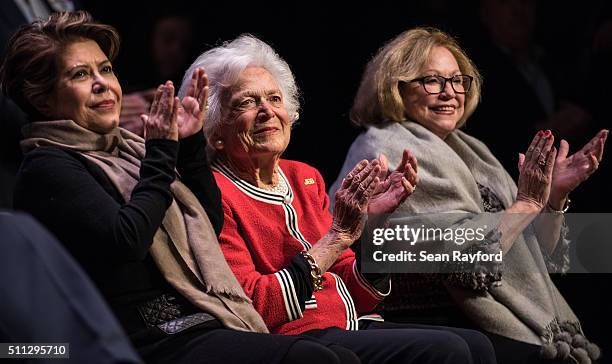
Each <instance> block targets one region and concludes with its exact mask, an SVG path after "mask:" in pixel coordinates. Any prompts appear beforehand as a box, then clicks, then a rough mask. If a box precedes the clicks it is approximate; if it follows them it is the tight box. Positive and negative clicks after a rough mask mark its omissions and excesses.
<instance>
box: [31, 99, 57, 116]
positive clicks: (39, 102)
mask: <svg viewBox="0 0 612 364" xmlns="http://www.w3.org/2000/svg"><path fill="white" fill-rule="evenodd" d="M52 103H53V98H52V97H38V98H37V99H35V100H32V106H34V108H35V109H36V111H38V113H39V114H40V115H42V116H45V117H51V116H52V115H53V107H52V106H51V105H52Z"/></svg>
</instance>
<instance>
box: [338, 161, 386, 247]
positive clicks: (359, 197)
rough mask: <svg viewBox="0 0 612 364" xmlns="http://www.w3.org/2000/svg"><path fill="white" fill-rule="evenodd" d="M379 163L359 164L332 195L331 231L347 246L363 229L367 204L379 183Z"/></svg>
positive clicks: (364, 162) (365, 162)
mask: <svg viewBox="0 0 612 364" xmlns="http://www.w3.org/2000/svg"><path fill="white" fill-rule="evenodd" d="M380 170H381V168H380V162H379V161H378V160H377V159H375V160H374V161H372V163H370V162H368V161H367V160H363V161H361V162H359V163H358V164H357V165H356V166H355V168H353V170H352V171H351V172H349V174H347V175H346V178H344V181H342V186H341V187H340V189H338V191H336V194H335V195H334V211H333V217H334V220H333V224H332V230H333V231H334V232H336V233H338V234H339V235H340V236H341V239H342V240H344V241H346V242H348V243H349V244H350V243H352V242H353V241H355V240H357V238H359V236H360V235H361V230H362V228H363V216H364V214H365V213H366V211H367V208H368V202H369V200H370V197H371V196H372V193H373V192H374V190H375V189H376V188H377V187H378V184H379V183H380V180H379V177H378V176H379V174H380Z"/></svg>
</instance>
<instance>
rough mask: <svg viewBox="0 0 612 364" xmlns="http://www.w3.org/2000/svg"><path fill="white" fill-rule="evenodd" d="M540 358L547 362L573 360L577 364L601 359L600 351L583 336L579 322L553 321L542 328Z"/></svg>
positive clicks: (585, 363)
mask: <svg viewBox="0 0 612 364" xmlns="http://www.w3.org/2000/svg"><path fill="white" fill-rule="evenodd" d="M542 342H543V343H544V344H543V345H542V348H541V350H540V357H542V358H543V359H548V360H566V359H568V358H570V359H573V360H574V361H575V362H576V363H578V364H590V363H592V362H593V361H594V360H598V359H599V358H600V357H601V349H600V348H599V346H597V345H596V344H594V343H592V342H590V341H588V340H587V339H586V337H585V336H584V333H583V331H582V327H581V326H580V322H577V321H564V322H562V323H559V322H558V320H557V318H555V319H553V320H552V321H551V322H550V323H549V324H548V325H546V327H545V328H544V333H543V335H542Z"/></svg>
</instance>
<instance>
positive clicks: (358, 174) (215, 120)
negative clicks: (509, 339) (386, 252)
mask: <svg viewBox="0 0 612 364" xmlns="http://www.w3.org/2000/svg"><path fill="white" fill-rule="evenodd" d="M198 67H204V68H205V69H206V70H207V74H208V77H209V88H210V91H209V92H210V93H209V104H208V107H209V108H208V114H207V120H208V121H207V125H206V127H205V133H206V137H207V138H208V140H209V143H210V145H211V146H212V148H213V150H212V151H211V152H212V157H213V168H214V174H215V178H216V180H217V183H218V185H219V188H220V189H221V193H222V206H223V213H224V220H225V224H224V227H223V230H222V232H221V235H220V238H219V241H220V244H221V248H222V250H223V253H224V255H225V257H226V259H227V261H228V263H229V264H230V267H231V268H232V270H233V272H234V274H235V275H236V277H237V278H238V281H239V282H240V284H241V285H242V287H243V288H244V290H245V292H246V293H247V295H248V296H249V297H250V298H251V299H252V300H253V304H254V306H255V308H256V310H257V311H258V312H259V313H260V314H261V315H262V317H263V318H264V321H265V322H266V324H267V326H268V328H269V329H270V331H271V332H273V333H279V334H305V335H310V336H314V337H316V338H318V339H320V340H322V341H327V342H334V343H337V344H339V345H341V346H344V347H346V348H348V349H350V350H352V351H353V352H354V353H355V354H357V356H359V358H360V359H361V360H363V361H367V362H377V363H387V362H394V363H397V362H419V363H423V362H451V361H452V362H454V363H459V362H473V360H476V361H478V362H494V355H493V353H492V348H491V346H490V343H489V342H488V341H487V340H486V339H485V338H484V336H482V335H481V334H479V333H477V332H474V331H469V330H455V329H450V328H433V327H422V328H418V329H417V328H408V327H407V326H405V325H394V324H390V323H384V322H380V321H377V320H380V317H372V316H368V313H370V312H372V311H373V310H374V308H375V307H376V305H377V304H378V303H379V302H380V301H381V300H382V299H383V297H384V296H386V295H387V294H388V292H389V290H390V281H389V279H388V276H386V275H383V276H379V275H364V274H362V273H361V272H360V271H359V264H358V263H357V260H356V259H355V254H354V253H353V251H352V250H351V249H350V247H351V245H352V244H353V243H354V242H355V241H356V240H357V239H358V238H359V237H360V235H361V232H362V227H363V224H362V220H363V219H362V218H363V216H364V214H365V213H366V212H368V213H387V212H392V211H393V210H394V209H395V208H396V207H397V206H398V205H399V204H400V203H401V202H402V201H404V200H405V199H406V198H407V197H408V195H410V194H411V193H412V192H413V191H414V188H415V186H416V183H417V176H416V168H417V166H416V160H415V159H414V158H413V157H412V156H411V155H410V154H409V152H408V151H404V152H403V159H402V162H401V164H400V166H399V167H398V168H397V169H396V170H395V171H394V172H393V173H390V174H388V173H387V169H386V160H385V159H384V157H381V158H380V159H376V158H375V159H373V160H372V161H371V162H370V161H367V160H363V161H360V162H358V163H357V165H356V166H355V167H354V168H352V169H351V171H350V172H349V173H348V174H347V175H346V178H345V179H344V182H343V184H342V187H341V188H340V189H339V191H338V192H337V193H336V194H335V196H334V199H335V207H334V210H333V214H330V213H329V211H328V208H329V198H328V196H327V194H326V192H325V185H324V182H323V178H322V177H321V175H320V174H319V172H318V171H317V170H316V169H314V168H313V167H311V166H308V165H306V164H304V163H300V162H296V161H290V160H285V159H281V155H282V154H283V152H284V151H285V149H286V147H287V145H288V143H289V139H290V136H291V126H292V124H293V122H294V121H295V120H296V119H297V118H298V111H299V101H298V88H297V86H296V83H295V80H294V77H293V74H292V72H291V70H290V68H289V66H288V65H287V63H286V62H285V61H284V60H282V59H281V58H280V57H279V56H278V55H277V54H276V52H275V51H274V50H273V49H272V48H271V47H270V46H268V45H267V44H266V43H264V42H262V41H260V40H259V39H257V38H255V37H253V36H250V35H243V36H240V37H238V38H237V39H235V40H233V41H231V42H228V43H225V44H223V45H222V46H219V47H216V48H213V49H211V50H209V51H207V52H205V53H204V54H202V55H201V56H200V57H199V58H198V59H197V60H196V61H195V62H194V63H193V65H192V67H191V69H189V70H188V71H187V73H186V74H190V73H191V72H192V70H193V69H196V68H198ZM185 81H186V82H187V81H188V78H186V79H185ZM186 82H185V83H184V85H183V87H182V88H181V91H180V93H179V94H181V93H184V92H186V90H187V87H188V86H187V83H186Z"/></svg>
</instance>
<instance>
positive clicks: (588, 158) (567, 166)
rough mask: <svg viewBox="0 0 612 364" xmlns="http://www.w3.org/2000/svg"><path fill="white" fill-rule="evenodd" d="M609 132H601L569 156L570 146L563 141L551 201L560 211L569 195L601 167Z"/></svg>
mask: <svg viewBox="0 0 612 364" xmlns="http://www.w3.org/2000/svg"><path fill="white" fill-rule="evenodd" d="M608 132H609V131H608V130H605V129H604V130H601V131H600V132H599V133H597V135H595V137H593V139H591V140H590V141H589V142H588V143H587V144H585V146H584V147H582V149H580V150H579V151H577V152H576V153H574V154H572V155H571V156H569V157H568V156H567V154H568V152H569V144H568V143H567V141H565V140H561V143H560V145H559V154H558V155H557V159H556V161H555V165H554V169H553V174H552V186H551V191H550V200H551V204H552V205H553V207H554V208H558V209H560V208H561V207H560V206H559V205H561V206H562V205H563V201H565V199H566V198H567V195H568V194H569V193H570V192H571V191H573V190H574V189H575V188H576V187H578V186H579V185H580V184H581V183H582V182H584V181H586V180H587V179H588V178H589V177H590V176H591V174H593V172H595V171H596V170H597V168H598V167H599V162H601V159H602V157H603V152H604V145H605V143H606V139H607V138H608Z"/></svg>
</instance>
